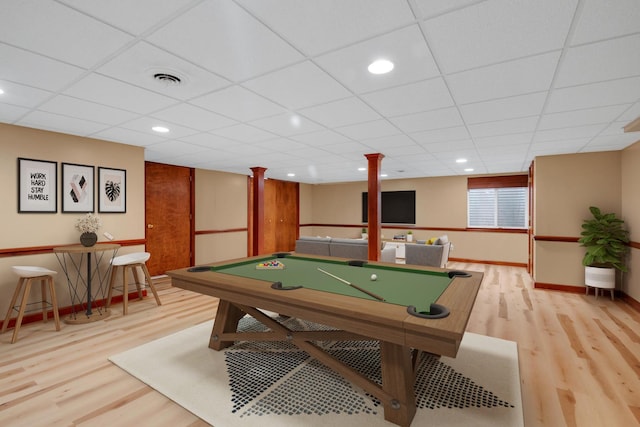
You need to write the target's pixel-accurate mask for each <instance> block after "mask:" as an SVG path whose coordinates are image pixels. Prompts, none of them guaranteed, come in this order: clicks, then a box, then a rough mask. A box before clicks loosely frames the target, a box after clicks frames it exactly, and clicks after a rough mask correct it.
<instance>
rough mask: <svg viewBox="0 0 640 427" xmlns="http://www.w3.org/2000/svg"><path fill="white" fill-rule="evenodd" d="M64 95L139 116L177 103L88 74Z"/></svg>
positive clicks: (146, 91) (152, 93) (127, 85)
mask: <svg viewBox="0 0 640 427" xmlns="http://www.w3.org/2000/svg"><path fill="white" fill-rule="evenodd" d="M64 94H65V95H69V96H72V97H75V98H79V99H84V100H86V101H91V102H95V103H98V104H105V105H108V106H111V107H114V108H122V109H125V110H127V111H131V112H134V113H140V114H149V113H151V112H153V111H156V110H159V109H161V108H165V107H168V106H169V105H171V104H175V103H176V102H177V101H175V100H174V99H171V98H168V97H166V96H162V95H158V94H157V93H154V92H150V91H148V90H145V89H140V88H139V87H136V86H132V85H130V84H127V83H123V82H120V81H118V80H114V79H111V78H108V77H104V76H100V75H98V74H90V75H88V76H87V77H85V78H83V79H82V80H80V81H78V82H77V83H75V84H74V85H73V86H71V87H69V88H68V89H67V90H65V91H64Z"/></svg>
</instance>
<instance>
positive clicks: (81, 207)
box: [60, 163, 95, 213]
mask: <svg viewBox="0 0 640 427" xmlns="http://www.w3.org/2000/svg"><path fill="white" fill-rule="evenodd" d="M94 174H95V168H94V167H93V166H85V165H76V164H73V163H62V181H61V182H60V196H61V197H62V212H63V213H64V212H84V213H87V212H93V211H94V210H95V204H94V197H93V196H94V193H93V191H94V187H95V181H94V179H95V178H94Z"/></svg>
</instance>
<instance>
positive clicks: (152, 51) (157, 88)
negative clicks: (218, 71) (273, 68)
mask: <svg viewBox="0 0 640 427" xmlns="http://www.w3.org/2000/svg"><path fill="white" fill-rule="evenodd" d="M97 72H98V73H100V74H104V75H106V76H109V77H113V78H115V79H118V80H121V81H123V82H127V83H130V84H132V85H136V86H139V87H142V88H145V89H147V90H151V91H154V92H158V93H160V94H162V95H166V96H170V97H172V98H177V99H182V100H186V99H190V98H193V97H196V96H199V95H203V94H206V93H209V92H211V91H213V90H216V89H220V88H222V87H225V86H228V85H229V81H228V80H226V79H223V78H222V77H219V76H216V75H215V74H213V73H211V72H209V71H207V70H205V69H204V68H201V67H198V66H196V65H193V64H192V63H190V62H188V61H185V60H183V59H181V58H179V57H177V56H175V55H172V54H170V53H168V52H166V51H163V50H162V49H159V48H157V47H155V46H152V45H151V44H149V43H145V42H140V43H136V44H135V45H133V46H131V47H130V48H129V49H127V50H125V51H124V52H122V53H121V54H120V55H118V56H117V57H116V58H114V59H112V60H111V61H109V62H107V63H106V64H104V65H103V66H101V67H100V68H98V69H97ZM158 73H165V74H171V75H173V76H176V77H178V78H179V79H180V80H181V82H180V83H179V84H175V85H174V84H167V83H163V82H162V81H159V80H157V79H154V77H153V76H154V75H155V74H158Z"/></svg>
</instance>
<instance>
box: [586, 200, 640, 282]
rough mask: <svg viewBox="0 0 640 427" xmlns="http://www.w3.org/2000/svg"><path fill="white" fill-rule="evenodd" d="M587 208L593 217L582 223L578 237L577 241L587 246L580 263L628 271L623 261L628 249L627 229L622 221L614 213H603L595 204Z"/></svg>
mask: <svg viewBox="0 0 640 427" xmlns="http://www.w3.org/2000/svg"><path fill="white" fill-rule="evenodd" d="M589 210H590V211H591V214H592V215H593V218H591V219H588V220H585V221H584V222H583V223H582V233H580V235H581V236H582V237H580V239H578V243H580V245H581V246H584V247H585V248H587V252H586V253H585V255H584V258H583V259H582V265H585V266H592V267H614V268H616V269H618V270H620V271H628V269H627V266H626V265H625V262H624V261H625V255H626V253H627V251H628V250H629V247H628V246H627V243H629V231H628V230H626V229H625V228H624V221H623V220H621V219H620V218H616V214H614V213H605V214H603V213H602V212H601V211H600V209H599V208H597V207H595V206H591V207H590V208H589Z"/></svg>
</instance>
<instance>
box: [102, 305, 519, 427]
mask: <svg viewBox="0 0 640 427" xmlns="http://www.w3.org/2000/svg"><path fill="white" fill-rule="evenodd" d="M212 326H213V324H212V323H203V324H201V325H198V326H194V327H192V328H189V329H186V330H184V331H181V332H178V333H176V334H173V335H170V336H167V337H164V338H161V339H159V340H156V341H153V342H150V343H148V344H145V345H142V346H140V347H137V348H134V349H132V350H128V351H126V352H124V353H121V354H118V355H115V356H112V357H110V358H109V359H110V360H111V361H112V362H113V363H115V364H116V365H118V366H119V367H121V368H122V369H124V370H125V371H127V372H129V373H130V374H131V375H133V376H135V377H137V378H138V379H140V381H143V382H144V383H146V384H148V385H149V386H151V387H153V388H154V389H156V390H158V391H159V392H160V393H162V394H164V395H165V396H167V397H168V398H170V399H171V400H173V401H175V402H176V403H178V404H179V405H181V406H183V407H184V408H185V409H187V410H189V411H190V412H192V413H194V414H195V415H197V416H198V417H200V418H202V419H203V420H205V421H207V422H208V423H209V424H212V425H214V426H215V427H229V426H233V427H235V426H250V427H266V426H278V427H287V426H291V427H294V426H295V427H300V426H318V427H320V426H323V427H327V426H366V427H376V426H391V425H393V424H391V423H389V422H387V421H385V420H384V415H383V413H384V411H383V409H382V406H380V405H379V403H378V402H377V401H376V399H374V398H372V397H371V396H370V395H367V394H365V393H363V392H362V390H360V389H358V388H356V387H355V386H353V385H352V384H351V383H349V382H348V381H346V380H344V379H343V378H342V377H341V376H339V375H337V374H335V373H334V372H333V371H331V370H329V369H328V368H325V367H324V366H323V365H321V364H319V363H318V362H316V361H315V360H314V359H312V358H309V357H308V356H307V355H306V353H304V352H302V351H300V350H298V349H297V348H296V347H294V346H292V345H290V344H288V343H286V342H275V343H273V342H259V343H246V342H245V343H237V344H236V345H235V346H233V347H230V348H228V349H226V350H225V351H220V352H218V351H214V350H211V349H210V348H208V343H209V335H210V333H211V328H212ZM287 326H288V327H290V328H292V329H315V328H317V327H319V325H315V324H310V323H307V322H304V321H300V320H297V319H289V320H288V324H287ZM240 328H241V329H244V330H263V329H264V327H263V326H262V324H260V323H258V322H256V321H255V320H253V319H252V318H248V317H246V318H244V319H242V321H241V324H240ZM319 345H321V346H322V347H323V348H325V349H327V350H328V351H329V352H331V353H332V354H333V355H334V356H335V357H338V358H339V359H341V360H343V362H345V363H348V364H350V365H351V366H352V367H355V368H356V369H358V370H360V371H361V372H363V373H364V374H366V375H367V376H369V378H371V379H372V380H374V381H377V382H379V381H380V372H379V351H378V345H377V342H374V341H371V342H360V341H348V342H346V341H345V342H323V343H319ZM415 388H416V396H417V406H418V411H417V414H416V417H415V418H414V420H413V423H412V426H426V425H432V426H492V427H496V426H505V427H506V426H508V427H517V426H524V421H523V416H522V403H521V393H520V375H519V370H518V350H517V346H516V343H514V342H511V341H505V340H500V339H496V338H490V337H486V336H482V335H476V334H471V333H467V334H465V336H464V339H463V341H462V345H461V347H460V351H459V352H458V357H456V358H455V359H451V358H448V357H442V358H436V357H432V356H425V357H424V358H423V359H422V362H421V364H420V366H419V368H418V372H417V375H416V385H415Z"/></svg>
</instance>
